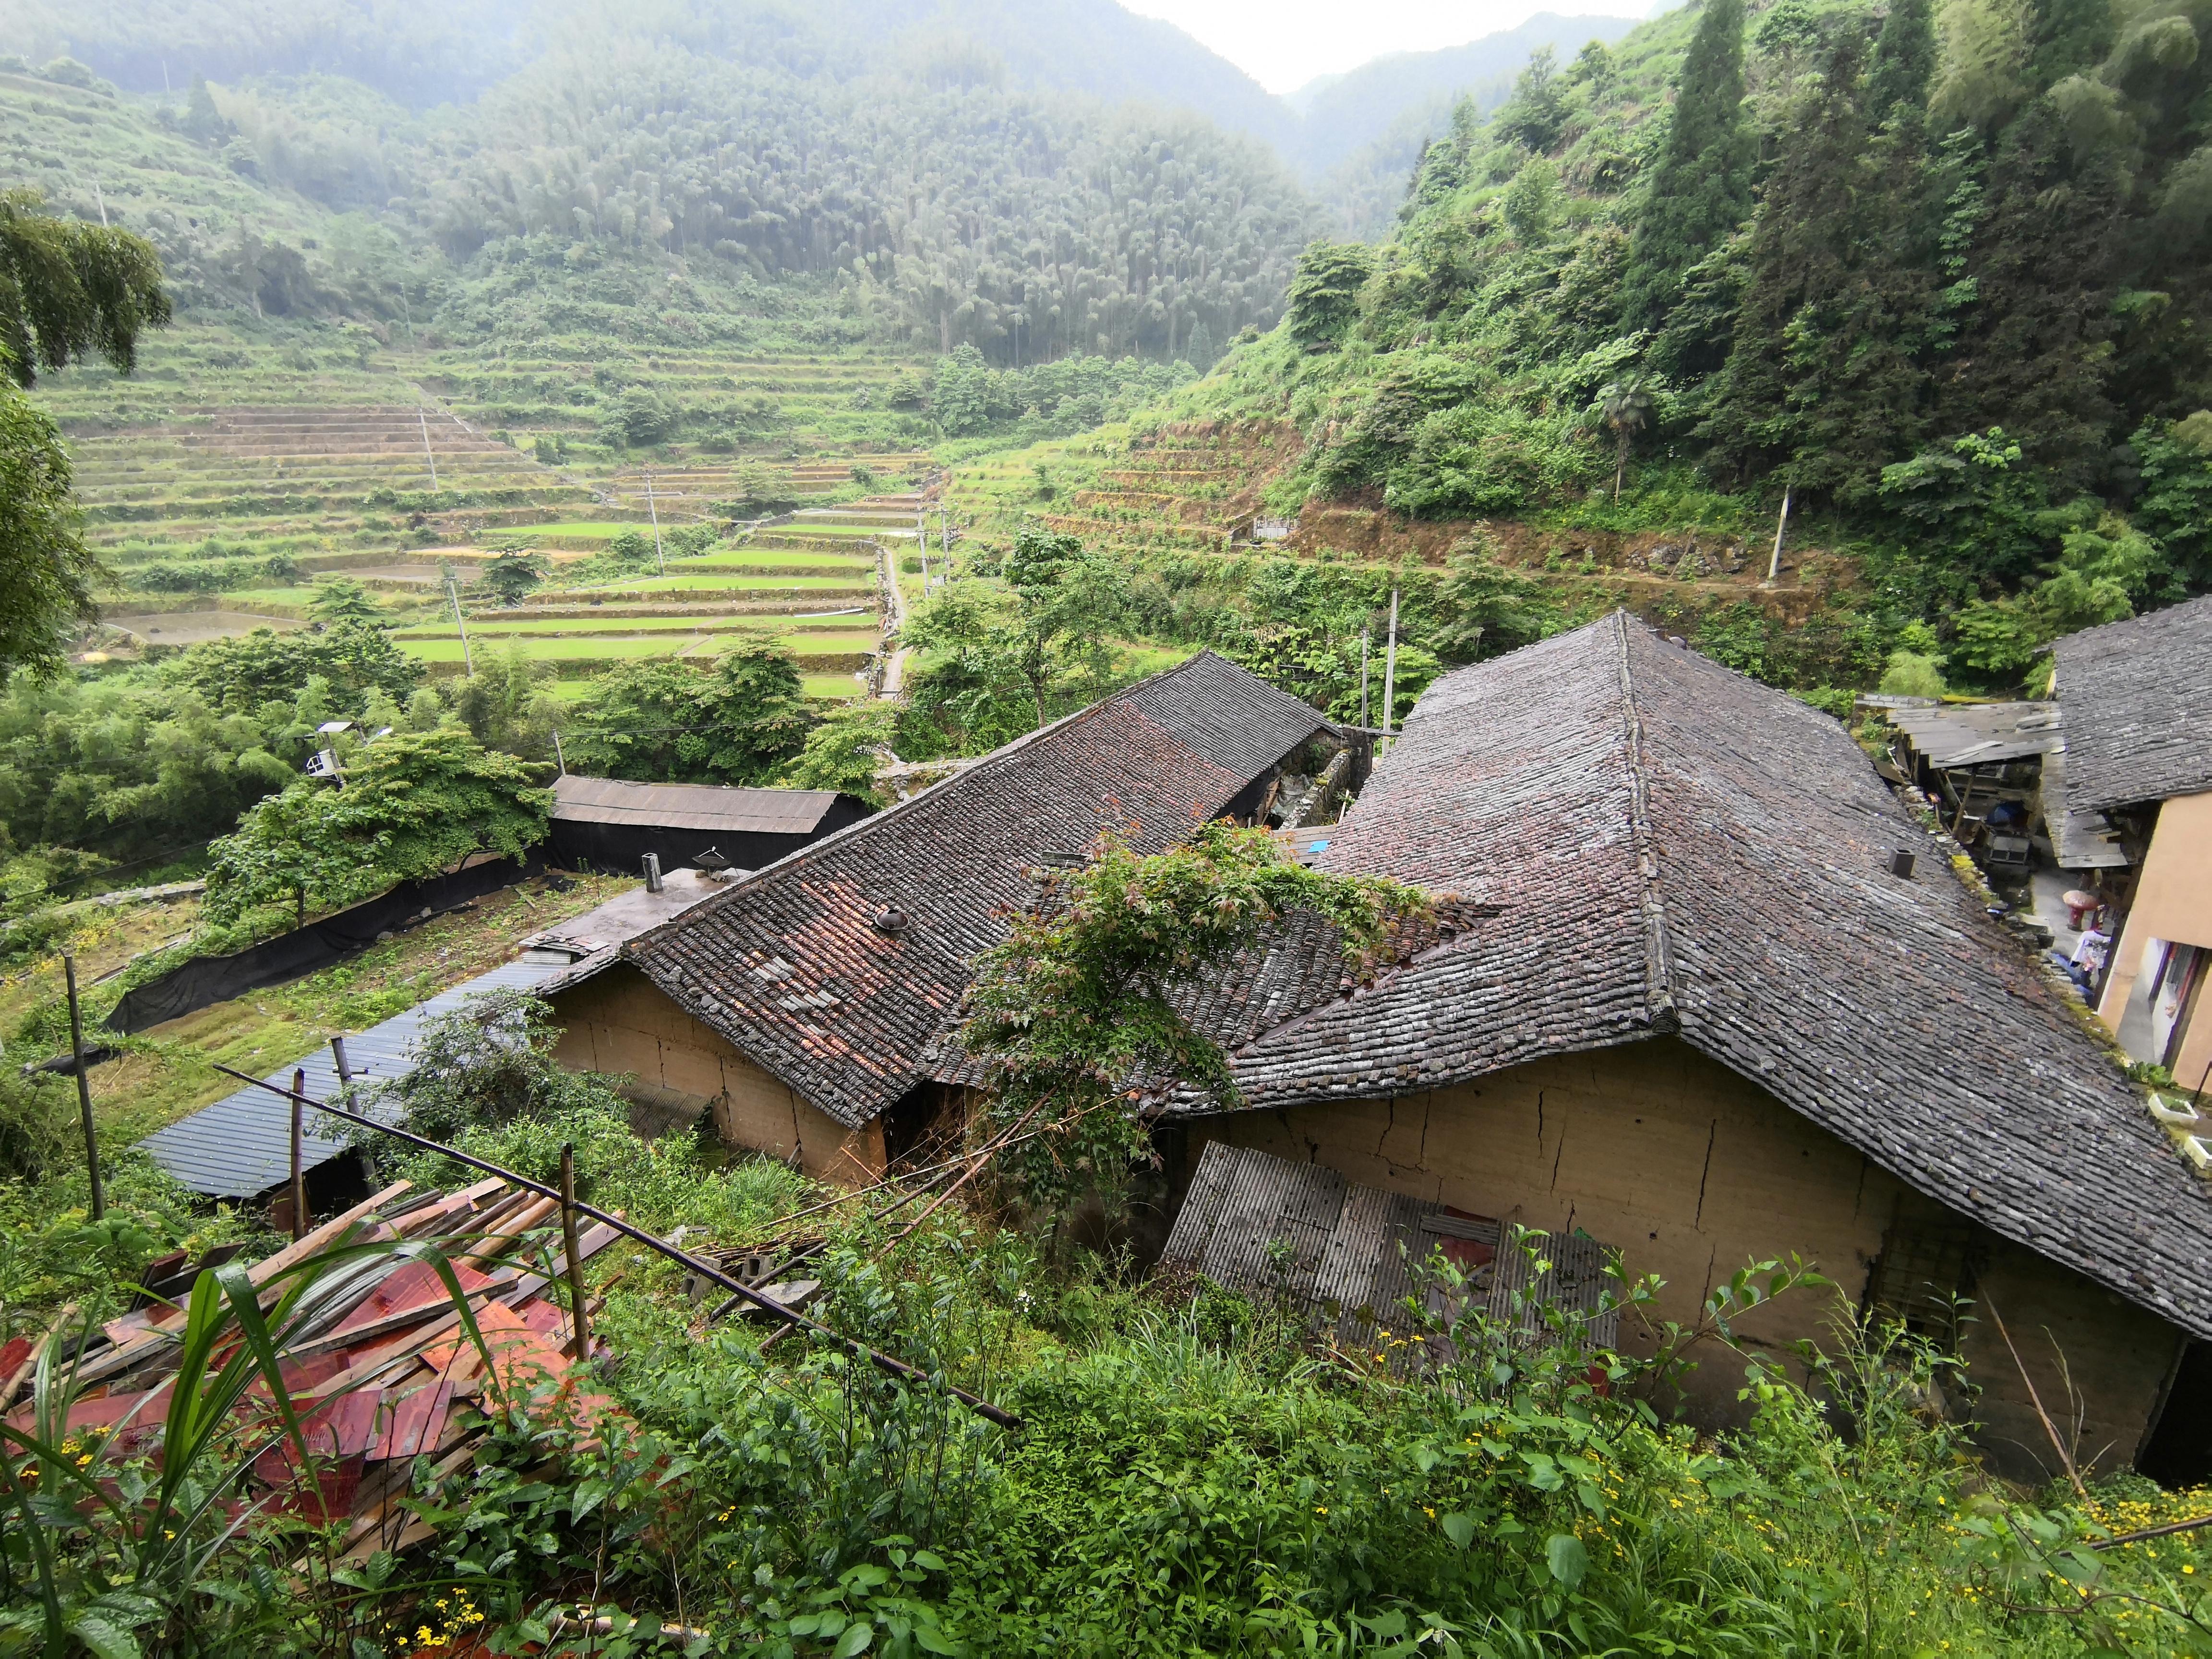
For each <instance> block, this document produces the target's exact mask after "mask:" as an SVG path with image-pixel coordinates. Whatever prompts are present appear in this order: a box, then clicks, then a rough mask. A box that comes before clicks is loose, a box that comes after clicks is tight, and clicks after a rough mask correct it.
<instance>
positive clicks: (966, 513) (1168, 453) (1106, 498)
mask: <svg viewBox="0 0 2212 1659" xmlns="http://www.w3.org/2000/svg"><path fill="white" fill-rule="evenodd" d="M1296 456H1297V435H1296V433H1295V432H1294V431H1292V430H1291V429H1290V428H1287V427H1285V428H1282V429H1281V430H1279V431H1274V432H1267V433H1258V432H1255V428H1240V429H1238V430H1237V431H1236V432H1233V433H1224V432H1221V431H1218V430H1215V429H1214V428H1211V427H1199V426H1179V427H1170V428H1166V429H1164V431H1161V432H1159V433H1158V434H1157V435H1154V436H1153V437H1152V438H1151V439H1149V440H1147V441H1134V440H1132V439H1131V438H1130V437H1129V436H1128V435H1127V433H1126V431H1123V430H1119V429H1115V428H1105V429H1103V430H1101V431H1099V432H1097V433H1091V434H1086V435H1084V436H1083V437H1081V438H1077V439H1071V440H1067V441H1064V442H1060V443H1052V444H1040V445H1038V446H1036V447H1034V448H1032V449H1030V450H1026V451H1023V452H1020V453H1016V454H1010V455H997V456H992V457H989V458H987V459H983V460H981V461H977V462H975V463H972V464H970V465H964V466H962V467H959V468H957V469H956V470H955V471H953V472H952V474H951V477H950V478H949V479H948V481H947V488H946V499H947V501H949V502H950V503H951V509H952V513H953V517H954V520H955V521H956V522H959V523H963V524H964V525H966V526H968V530H969V535H970V536H971V537H972V538H980V540H981V541H982V542H984V543H986V544H992V545H997V546H1004V545H1006V544H1011V542H1012V538H1013V533H1014V532H1015V531H1016V530H1017V529H1018V527H1019V526H1020V524H1021V522H1022V520H1024V518H1030V517H1034V518H1037V519H1040V520H1042V521H1043V522H1044V523H1045V524H1047V525H1048V526H1051V527H1052V528H1053V529H1054V530H1059V531H1063V532H1066V533H1068V534H1070V535H1073V536H1077V537H1079V538H1082V539H1083V541H1084V542H1085V543H1086V544H1089V545H1091V546H1094V547H1100V548H1107V549H1112V550H1116V551H1118V552H1121V553H1122V554H1124V555H1125V556H1129V557H1132V558H1133V559H1135V560H1137V561H1138V562H1144V561H1145V560H1146V559H1148V558H1149V559H1153V560H1158V559H1163V558H1170V557H1176V556H1191V555H1194V554H1198V555H1204V554H1223V553H1226V552H1228V551H1229V550H1231V548H1232V546H1235V545H1238V544H1248V543H1249V542H1250V541H1251V540H1252V538H1253V536H1254V533H1255V521H1256V520H1258V519H1259V518H1260V517H1261V516H1262V515H1263V509H1262V507H1261V490H1262V489H1263V488H1264V487H1265V486H1266V485H1267V483H1269V482H1270V481H1271V480H1272V479H1273V478H1274V477H1276V476H1277V475H1278V474H1279V473H1280V472H1281V471H1283V470H1284V469H1285V467H1287V466H1288V465H1290V464H1291V461H1293V460H1294V459H1296ZM1040 466H1042V468H1043V470H1044V472H1045V474H1046V477H1047V478H1048V480H1049V482H1050V486H1051V493H1050V494H1049V495H1047V494H1046V493H1045V492H1044V491H1043V489H1041V488H1040V485H1039V480H1038V477H1037V471H1038V468H1039V467H1040Z"/></svg>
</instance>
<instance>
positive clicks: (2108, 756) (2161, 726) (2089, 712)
mask: <svg viewBox="0 0 2212 1659" xmlns="http://www.w3.org/2000/svg"><path fill="white" fill-rule="evenodd" d="M2051 653H2052V655H2053V656H2054V657H2055V658H2056V659H2057V667H2058V701H2059V703H2060V704H2061V706H2062V707H2063V708H2064V709H2065V710H2066V750H2067V765H2066V804H2067V805H2068V806H2069V807H2070V808H2071V809H2072V810H2074V811H2077V812H2080V811H2096V810H2100V809H2102V808H2106V807H2112V806H2128V805H2133V804H2135V803H2136V802H2137V801H2149V800H2167V799H2172V797H2173V796H2175V795H2194V794H2197V793H2202V792H2203V791H2204V790H2207V789H2212V597H2207V598H2205V599H2191V600H2190V601H2189V602H2188V603H2187V604H2186V605H2171V606H2169V607H2167V608H2166V610H2164V611H2152V612H2151V613H2150V614H2149V615H2148V616H2145V617H2134V618H2133V619H2131V620H2130V621H2128V622H2116V623H2106V624H2105V625H2104V626H2103V627H2102V628H2089V629H2083V630H2082V631H2081V633H2079V634H2069V635H2067V636H2066V637H2065V638H2064V639H2063V640H2061V641H2058V643H2057V644H2056V645H2054V646H2052V647H2051Z"/></svg>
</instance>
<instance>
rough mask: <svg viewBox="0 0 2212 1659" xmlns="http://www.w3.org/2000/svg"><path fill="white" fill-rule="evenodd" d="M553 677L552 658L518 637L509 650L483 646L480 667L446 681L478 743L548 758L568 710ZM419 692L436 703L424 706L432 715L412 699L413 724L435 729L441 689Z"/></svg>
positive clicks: (456, 713) (421, 728)
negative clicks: (536, 653)
mask: <svg viewBox="0 0 2212 1659" xmlns="http://www.w3.org/2000/svg"><path fill="white" fill-rule="evenodd" d="M551 678H553V665H552V664H550V663H549V662H543V661H538V660H534V659H531V658H529V657H526V656H525V655H523V653H522V647H521V646H520V643H516V644H512V645H509V646H507V647H506V648H505V649H503V650H486V651H479V652H477V657H476V672H475V673H473V674H471V675H470V676H469V677H468V678H465V679H463V680H459V681H453V680H448V681H446V682H444V684H445V687H446V689H447V692H448V695H449V696H450V697H451V700H452V708H453V714H454V716H455V717H456V718H458V719H459V720H460V722H461V724H462V725H464V726H466V727H468V730H469V735H470V736H471V737H472V738H475V739H476V740H477V742H478V743H480V744H483V746H484V747H485V748H487V749H503V750H506V751H507V753H508V754H510V755H520V757H522V758H523V759H525V760H532V761H545V760H551V759H552V758H553V732H554V730H555V728H556V726H560V725H561V723H562V719H563V717H564V713H565V711H564V710H563V708H562V705H561V703H560V702H559V701H558V700H557V699H556V697H554V696H553V695H552V694H551V692H550V690H548V689H547V685H548V682H550V680H551ZM416 697H417V698H428V699H429V702H430V707H429V708H428V710H426V711H423V713H425V714H428V719H427V720H425V719H423V718H422V716H421V715H419V714H418V713H417V711H416V708H414V706H413V705H412V704H410V707H409V710H408V714H407V715H406V717H405V718H406V720H407V723H408V725H409V726H410V727H412V728H414V729H416V730H419V731H428V730H432V729H434V728H435V726H437V724H438V720H439V716H440V715H441V714H442V712H443V707H442V705H441V703H440V702H438V699H437V694H436V693H435V692H432V691H430V690H428V688H425V690H422V691H419V692H417V693H416Z"/></svg>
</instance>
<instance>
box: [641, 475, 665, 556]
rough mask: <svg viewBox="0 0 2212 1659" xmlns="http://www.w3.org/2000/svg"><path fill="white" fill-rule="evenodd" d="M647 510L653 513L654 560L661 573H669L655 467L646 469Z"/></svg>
mask: <svg viewBox="0 0 2212 1659" xmlns="http://www.w3.org/2000/svg"><path fill="white" fill-rule="evenodd" d="M645 510H646V511H647V513H651V514H652V515H653V562H654V563H655V564H657V565H659V567H660V574H662V575H664V576H665V575H666V574H668V561H667V560H666V559H665V558H663V557H662V556H661V554H660V509H659V507H656V506H654V505H653V469H652V468H651V467H647V468H646V470H645Z"/></svg>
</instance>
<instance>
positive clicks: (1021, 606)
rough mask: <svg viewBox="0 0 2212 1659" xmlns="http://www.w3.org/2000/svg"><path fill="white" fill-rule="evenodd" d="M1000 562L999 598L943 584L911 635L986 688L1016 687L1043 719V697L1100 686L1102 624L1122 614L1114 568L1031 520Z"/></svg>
mask: <svg viewBox="0 0 2212 1659" xmlns="http://www.w3.org/2000/svg"><path fill="white" fill-rule="evenodd" d="M1003 569H1004V574H1005V578H1006V596H1007V599H1006V601H1005V602H1001V603H998V604H992V603H989V602H987V601H984V600H981V599H979V598H978V597H976V596H975V595H974V594H973V593H972V592H971V591H969V590H965V589H963V587H961V586H955V587H952V588H949V589H946V590H945V592H944V593H942V594H940V595H939V599H937V601H936V602H934V603H933V605H930V606H928V607H926V608H925V609H924V610H923V611H922V613H921V615H920V616H919V617H916V618H915V621H914V623H912V624H911V625H910V626H909V627H908V630H907V632H908V643H910V644H914V645H919V646H921V647H924V648H925V649H935V650H943V651H947V652H949V653H952V654H953V655H954V656H955V657H956V658H957V668H956V671H964V672H966V673H968V674H969V675H972V676H974V677H975V679H976V681H977V682H978V684H979V685H980V687H981V688H983V689H984V690H986V694H987V695H989V694H990V693H991V692H993V691H995V690H997V689H999V688H1003V687H1005V686H1006V684H1007V683H1008V682H1010V681H1011V682H1012V683H1014V684H1018V685H1019V686H1020V687H1021V688H1022V689H1023V690H1024V691H1026V692H1027V693H1028V695H1029V698H1030V703H1031V706H1032V707H1033V708H1034V710H1035V713H1036V722H1035V724H1036V726H1042V725H1043V724H1044V723H1045V721H1046V720H1047V718H1048V716H1047V714H1046V712H1045V711H1046V706H1047V704H1048V703H1052V702H1058V701H1059V698H1060V695H1061V693H1062V691H1063V690H1064V689H1065V688H1066V687H1067V686H1068V685H1069V684H1070V683H1071V682H1073V681H1080V682H1082V683H1084V684H1086V685H1087V686H1089V687H1090V688H1092V689H1102V688H1103V685H1104V684H1105V682H1106V681H1107V679H1108V678H1109V676H1110V674H1111V672H1112V659H1113V647H1112V646H1111V644H1110V643H1109V640H1108V638H1107V637H1106V633H1105V630H1106V629H1108V628H1109V627H1110V626H1111V625H1112V623H1113V622H1114V620H1115V617H1117V616H1118V615H1119V613H1120V609H1121V599H1120V588H1121V573H1120V571H1119V570H1118V569H1117V568H1116V567H1115V566H1114V565H1112V564H1111V563H1109V562H1108V561H1106V560H1104V559H1102V558H1100V557H1098V556H1096V555H1094V554H1092V553H1090V552H1089V551H1087V550H1085V547H1084V545H1083V544H1082V542H1081V541H1080V540H1079V539H1078V538H1075V537H1073V536H1070V535H1066V534H1063V533H1061V532H1058V531H1054V530H1048V529H1047V528H1046V527H1045V526H1042V524H1039V523H1038V522H1036V520H1029V521H1027V522H1026V523H1024V525H1023V526H1022V527H1021V529H1020V530H1019V531H1018V532H1016V534H1015V537H1014V545H1013V550H1012V552H1011V553H1009V554H1008V555H1007V556H1006V563H1005V565H1004V567H1003ZM956 596H957V597H956ZM1031 729H1034V727H1032V728H1031Z"/></svg>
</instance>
